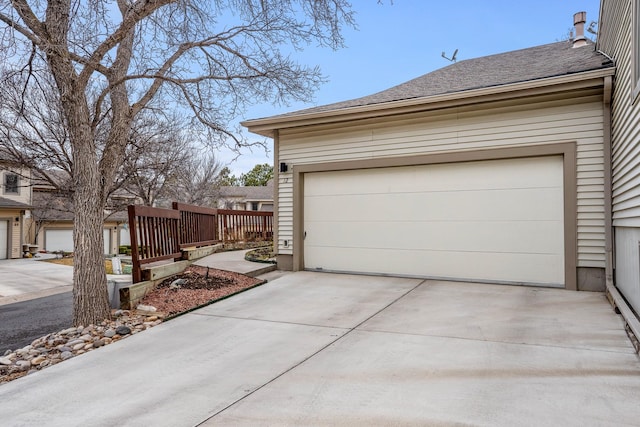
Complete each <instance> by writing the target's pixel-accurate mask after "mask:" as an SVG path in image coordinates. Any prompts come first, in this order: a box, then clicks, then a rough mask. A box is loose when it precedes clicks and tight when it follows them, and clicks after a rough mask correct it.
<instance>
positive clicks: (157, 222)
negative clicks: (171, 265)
mask: <svg viewBox="0 0 640 427" xmlns="http://www.w3.org/2000/svg"><path fill="white" fill-rule="evenodd" d="M128 211H129V233H130V236H131V258H132V262H133V266H132V273H133V282H134V283H137V282H140V281H142V267H143V266H144V265H146V264H150V263H153V262H157V261H165V260H178V259H180V258H181V257H182V252H181V249H184V248H187V247H199V246H206V245H211V244H214V243H217V242H222V243H231V242H238V241H255V240H271V239H273V212H259V211H237V210H229V209H212V208H205V207H201V206H193V205H186V204H183V203H173V209H162V208H152V207H148V206H138V205H132V206H129V207H128Z"/></svg>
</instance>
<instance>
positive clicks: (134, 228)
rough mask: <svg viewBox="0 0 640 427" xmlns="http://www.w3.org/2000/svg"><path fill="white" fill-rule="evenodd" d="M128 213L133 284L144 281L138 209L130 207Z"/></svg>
mask: <svg viewBox="0 0 640 427" xmlns="http://www.w3.org/2000/svg"><path fill="white" fill-rule="evenodd" d="M127 213H128V214H129V239H130V241H131V261H132V264H133V265H132V266H131V275H132V279H133V283H138V282H141V281H142V270H141V268H140V254H139V252H138V251H139V248H138V238H137V237H138V236H137V232H138V224H137V223H136V207H135V206H133V205H130V206H128V207H127Z"/></svg>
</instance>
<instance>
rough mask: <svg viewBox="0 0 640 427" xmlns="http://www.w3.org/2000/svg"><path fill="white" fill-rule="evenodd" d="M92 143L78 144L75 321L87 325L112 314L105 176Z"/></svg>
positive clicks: (74, 283)
mask: <svg viewBox="0 0 640 427" xmlns="http://www.w3.org/2000/svg"><path fill="white" fill-rule="evenodd" d="M87 145H89V147H87ZM91 146H93V144H75V147H74V148H75V150H74V181H75V194H74V227H73V239H74V248H75V253H74V269H73V323H74V325H84V326H86V325H89V324H96V323H98V322H101V321H102V320H104V319H107V318H109V317H110V315H111V311H110V306H109V297H108V292H107V276H106V271H105V267H104V243H103V239H104V234H103V215H104V201H103V200H104V199H103V195H102V183H101V179H102V178H101V176H100V174H99V173H98V166H97V162H96V158H95V152H92V150H91Z"/></svg>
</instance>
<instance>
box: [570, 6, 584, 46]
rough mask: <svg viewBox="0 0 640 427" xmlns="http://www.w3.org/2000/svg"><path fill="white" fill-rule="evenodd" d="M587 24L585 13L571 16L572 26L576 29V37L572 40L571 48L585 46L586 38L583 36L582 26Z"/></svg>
mask: <svg viewBox="0 0 640 427" xmlns="http://www.w3.org/2000/svg"><path fill="white" fill-rule="evenodd" d="M586 23H587V12H578V13H576V14H575V15H573V25H574V26H575V28H576V36H575V37H574V39H573V47H582V46H586V45H587V38H586V37H585V36H584V24H586Z"/></svg>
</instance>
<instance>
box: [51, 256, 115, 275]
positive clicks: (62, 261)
mask: <svg viewBox="0 0 640 427" xmlns="http://www.w3.org/2000/svg"><path fill="white" fill-rule="evenodd" d="M44 261H45V262H50V263H52V264H58V265H68V266H69V267H73V258H59V259H45V260H44ZM104 268H105V269H106V270H107V274H113V266H112V265H111V261H110V260H108V259H106V260H104Z"/></svg>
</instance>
